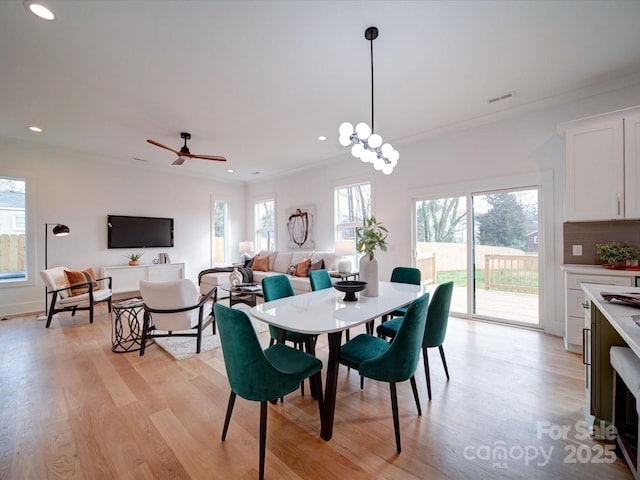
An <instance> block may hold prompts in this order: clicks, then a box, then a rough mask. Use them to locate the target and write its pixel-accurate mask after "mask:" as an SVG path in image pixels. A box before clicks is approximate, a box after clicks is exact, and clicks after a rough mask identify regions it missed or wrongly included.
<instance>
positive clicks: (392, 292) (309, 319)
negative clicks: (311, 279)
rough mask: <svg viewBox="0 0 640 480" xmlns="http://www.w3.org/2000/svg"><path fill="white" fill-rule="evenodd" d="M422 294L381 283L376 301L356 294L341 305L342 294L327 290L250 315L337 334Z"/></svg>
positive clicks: (413, 288) (266, 306) (271, 304)
mask: <svg viewBox="0 0 640 480" xmlns="http://www.w3.org/2000/svg"><path fill="white" fill-rule="evenodd" d="M425 291H426V290H425V289H424V288H423V287H422V286H420V285H410V284H407V283H396V282H380V286H379V290H378V296H377V297H365V296H364V295H362V293H358V294H357V296H358V300H357V301H355V302H344V301H343V300H342V299H343V297H344V295H345V294H344V293H343V292H339V291H338V290H336V289H335V288H327V289H324V290H319V291H317V292H309V293H303V294H301V295H294V296H292V297H285V298H280V299H278V300H273V301H270V302H265V303H262V304H260V305H256V306H255V307H253V308H251V310H250V313H251V315H252V316H253V317H255V318H257V319H258V320H262V321H263V322H266V323H268V324H270V325H274V326H276V327H280V328H284V329H286V330H292V331H296V332H300V333H309V334H321V333H331V332H339V331H341V330H346V329H348V328H351V327H355V326H357V325H361V324H363V323H366V322H368V321H370V320H373V319H374V318H377V317H380V316H382V315H386V314H388V313H391V312H393V311H394V310H396V309H398V308H399V307H402V306H404V305H407V304H409V303H411V302H412V301H413V300H415V299H416V298H418V297H419V296H420V295H421V294H422V293H423V292H425Z"/></svg>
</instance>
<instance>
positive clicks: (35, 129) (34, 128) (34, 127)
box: [27, 125, 42, 133]
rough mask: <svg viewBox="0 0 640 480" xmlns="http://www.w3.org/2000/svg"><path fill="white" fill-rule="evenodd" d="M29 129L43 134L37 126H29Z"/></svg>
mask: <svg viewBox="0 0 640 480" xmlns="http://www.w3.org/2000/svg"><path fill="white" fill-rule="evenodd" d="M27 128H28V129H29V130H31V131H32V132H35V133H42V129H41V128H40V127H36V126H35V125H29V126H28V127H27Z"/></svg>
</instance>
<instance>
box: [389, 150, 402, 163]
mask: <svg viewBox="0 0 640 480" xmlns="http://www.w3.org/2000/svg"><path fill="white" fill-rule="evenodd" d="M399 158H400V154H399V153H398V151H397V150H394V151H393V152H391V154H390V156H389V160H391V161H392V162H396V163H398V159H399Z"/></svg>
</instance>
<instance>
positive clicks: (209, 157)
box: [189, 153, 227, 162]
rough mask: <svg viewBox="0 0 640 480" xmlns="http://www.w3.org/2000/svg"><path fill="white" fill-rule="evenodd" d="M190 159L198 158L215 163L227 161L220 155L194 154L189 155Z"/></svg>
mask: <svg viewBox="0 0 640 480" xmlns="http://www.w3.org/2000/svg"><path fill="white" fill-rule="evenodd" d="M189 156H190V157H191V158H199V159H201V160H215V161H216V162H226V161H227V159H226V158H224V157H221V156H220V155H196V154H194V153H192V154H190V155H189Z"/></svg>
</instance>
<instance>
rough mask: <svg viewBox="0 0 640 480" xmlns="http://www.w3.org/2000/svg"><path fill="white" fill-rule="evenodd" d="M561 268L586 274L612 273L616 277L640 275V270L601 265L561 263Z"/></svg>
mask: <svg viewBox="0 0 640 480" xmlns="http://www.w3.org/2000/svg"><path fill="white" fill-rule="evenodd" d="M560 270H562V271H563V272H566V273H582V274H586V275H610V276H614V277H640V270H614V269H613V268H602V266H601V265H576V264H567V263H565V264H564V265H560Z"/></svg>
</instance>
